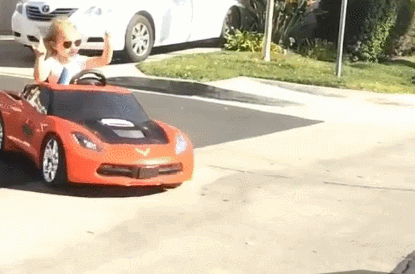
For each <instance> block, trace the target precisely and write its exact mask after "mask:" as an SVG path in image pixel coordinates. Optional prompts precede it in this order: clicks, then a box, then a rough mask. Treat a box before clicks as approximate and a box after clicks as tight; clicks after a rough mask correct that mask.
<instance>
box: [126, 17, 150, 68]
mask: <svg viewBox="0 0 415 274" xmlns="http://www.w3.org/2000/svg"><path fill="white" fill-rule="evenodd" d="M153 44H154V29H153V27H152V25H151V23H150V21H149V20H148V19H147V18H146V17H144V16H142V15H139V14H137V15H135V16H134V17H133V18H132V19H131V21H130V23H129V24H128V27H127V32H126V35H125V52H126V54H127V56H128V57H129V59H130V60H131V61H133V62H139V61H142V60H144V59H146V58H147V57H148V56H149V55H150V52H151V50H152V48H153Z"/></svg>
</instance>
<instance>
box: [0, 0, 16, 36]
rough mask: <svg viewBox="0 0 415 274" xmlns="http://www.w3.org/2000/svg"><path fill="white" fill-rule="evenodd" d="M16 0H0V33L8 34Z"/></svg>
mask: <svg viewBox="0 0 415 274" xmlns="http://www.w3.org/2000/svg"><path fill="white" fill-rule="evenodd" d="M17 1H18V0H0V34H10V33H11V29H12V24H11V19H12V15H13V12H14V9H15V8H16V3H17Z"/></svg>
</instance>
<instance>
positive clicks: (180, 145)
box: [176, 135, 187, 154]
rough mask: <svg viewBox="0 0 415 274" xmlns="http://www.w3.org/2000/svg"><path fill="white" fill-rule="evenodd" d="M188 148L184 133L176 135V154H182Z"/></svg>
mask: <svg viewBox="0 0 415 274" xmlns="http://www.w3.org/2000/svg"><path fill="white" fill-rule="evenodd" d="M186 148H187V142H186V140H185V139H184V137H183V136H182V135H177V137H176V154H180V153H182V152H183V151H185V150H186Z"/></svg>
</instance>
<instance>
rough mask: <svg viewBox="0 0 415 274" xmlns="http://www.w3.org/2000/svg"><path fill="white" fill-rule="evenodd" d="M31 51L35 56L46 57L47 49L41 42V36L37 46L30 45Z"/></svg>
mask: <svg viewBox="0 0 415 274" xmlns="http://www.w3.org/2000/svg"><path fill="white" fill-rule="evenodd" d="M32 49H33V51H34V52H35V54H36V56H42V55H46V53H47V49H46V47H45V44H44V42H43V37H42V36H40V38H39V43H38V44H37V45H32Z"/></svg>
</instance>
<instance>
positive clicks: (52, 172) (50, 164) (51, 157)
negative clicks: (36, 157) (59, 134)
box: [43, 139, 59, 183]
mask: <svg viewBox="0 0 415 274" xmlns="http://www.w3.org/2000/svg"><path fill="white" fill-rule="evenodd" d="M58 164H59V149H58V142H57V141H56V140H55V139H50V140H49V141H48V143H47V144H46V147H45V152H44V154H43V178H45V181H46V182H48V183H50V182H52V181H53V180H54V179H55V177H56V172H57V171H58Z"/></svg>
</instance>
